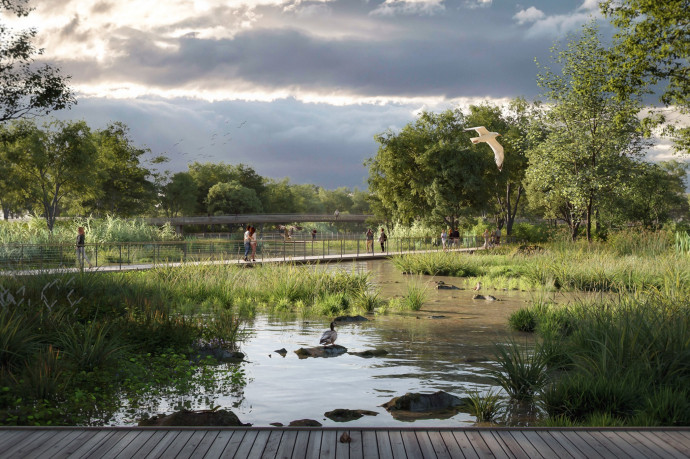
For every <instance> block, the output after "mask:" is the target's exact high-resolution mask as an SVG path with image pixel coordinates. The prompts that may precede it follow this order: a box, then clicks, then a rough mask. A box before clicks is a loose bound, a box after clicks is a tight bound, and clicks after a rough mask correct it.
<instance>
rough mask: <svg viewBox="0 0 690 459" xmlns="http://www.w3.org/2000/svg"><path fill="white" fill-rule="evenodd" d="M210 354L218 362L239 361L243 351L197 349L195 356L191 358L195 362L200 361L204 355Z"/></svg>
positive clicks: (242, 357) (204, 357) (242, 356)
mask: <svg viewBox="0 0 690 459" xmlns="http://www.w3.org/2000/svg"><path fill="white" fill-rule="evenodd" d="M208 356H211V357H213V358H215V359H216V360H218V361H219V362H230V363H232V362H241V361H242V360H244V357H245V356H244V353H242V352H240V351H229V350H227V349H223V348H219V347H218V348H213V349H208V348H206V349H199V350H198V351H197V355H196V357H195V358H194V359H193V360H194V361H196V362H200V361H202V360H204V359H206V357H208Z"/></svg>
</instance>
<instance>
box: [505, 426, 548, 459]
mask: <svg viewBox="0 0 690 459" xmlns="http://www.w3.org/2000/svg"><path fill="white" fill-rule="evenodd" d="M507 433H509V434H510V436H511V437H513V438H514V439H515V441H516V442H517V444H518V445H520V448H522V450H523V451H524V452H525V454H527V456H528V457H547V458H548V457H553V452H552V451H551V448H548V447H547V446H546V445H545V444H543V442H542V444H541V446H542V449H541V451H540V450H539V448H537V447H536V446H534V445H533V444H532V442H531V441H529V439H528V438H527V437H526V436H525V435H524V434H523V433H522V432H521V431H519V430H511V431H509V432H507ZM547 452H548V453H551V454H547Z"/></svg>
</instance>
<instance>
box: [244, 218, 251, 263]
mask: <svg viewBox="0 0 690 459" xmlns="http://www.w3.org/2000/svg"><path fill="white" fill-rule="evenodd" d="M251 229H252V227H251V226H250V225H247V231H245V232H244V261H249V258H247V257H249V251H250V250H251V249H252V245H251V241H252V236H251Z"/></svg>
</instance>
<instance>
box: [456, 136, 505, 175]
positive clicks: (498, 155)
mask: <svg viewBox="0 0 690 459" xmlns="http://www.w3.org/2000/svg"><path fill="white" fill-rule="evenodd" d="M465 130H466V131H472V130H475V131H477V134H479V137H472V138H471V139H470V140H471V141H472V143H479V142H486V143H488V144H489V146H490V147H491V149H492V150H493V151H494V158H495V159H496V165H497V166H498V170H499V171H501V170H503V145H501V144H500V143H498V141H497V140H496V136H499V135H501V134H499V133H498V132H489V130H488V129H487V128H485V127H484V126H477V127H473V128H467V129H465Z"/></svg>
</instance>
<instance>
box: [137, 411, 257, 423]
mask: <svg viewBox="0 0 690 459" xmlns="http://www.w3.org/2000/svg"><path fill="white" fill-rule="evenodd" d="M250 425H251V424H243V423H242V422H241V421H240V420H239V418H238V417H237V415H236V414H235V413H233V412H232V411H230V410H215V411H214V410H201V411H190V410H182V411H176V412H175V413H172V414H168V415H167V416H166V415H163V414H161V415H159V416H154V417H152V418H149V419H142V420H141V421H139V426H141V427H144V426H161V427H162V426H209V427H210V426H230V427H240V426H250Z"/></svg>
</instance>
